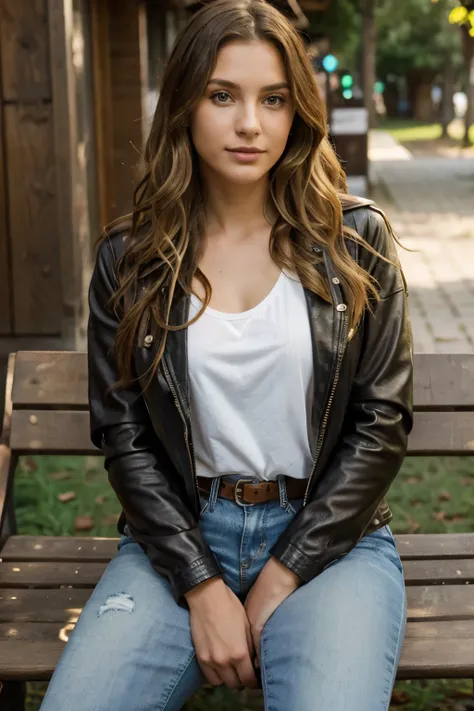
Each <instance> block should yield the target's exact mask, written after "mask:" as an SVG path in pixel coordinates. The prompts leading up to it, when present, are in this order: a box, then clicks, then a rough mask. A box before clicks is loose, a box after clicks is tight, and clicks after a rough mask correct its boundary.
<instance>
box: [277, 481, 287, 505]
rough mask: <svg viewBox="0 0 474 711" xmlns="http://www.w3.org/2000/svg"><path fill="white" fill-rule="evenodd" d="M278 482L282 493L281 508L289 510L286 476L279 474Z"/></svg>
mask: <svg viewBox="0 0 474 711" xmlns="http://www.w3.org/2000/svg"><path fill="white" fill-rule="evenodd" d="M277 481H278V489H279V493H280V506H281V507H282V509H285V511H286V509H287V508H288V503H289V502H288V493H287V491H286V479H285V475H284V474H278V476H277Z"/></svg>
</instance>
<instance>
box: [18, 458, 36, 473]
mask: <svg viewBox="0 0 474 711" xmlns="http://www.w3.org/2000/svg"><path fill="white" fill-rule="evenodd" d="M21 466H22V468H23V471H25V472H27V473H28V474H29V473H30V472H35V471H37V470H38V463H37V462H35V460H34V459H31V457H27V458H26V459H23V461H22V463H21Z"/></svg>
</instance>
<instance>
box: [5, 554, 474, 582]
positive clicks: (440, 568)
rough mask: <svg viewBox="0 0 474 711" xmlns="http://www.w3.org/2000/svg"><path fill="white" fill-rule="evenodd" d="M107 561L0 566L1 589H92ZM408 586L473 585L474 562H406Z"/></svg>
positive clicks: (15, 561) (15, 563)
mask: <svg viewBox="0 0 474 711" xmlns="http://www.w3.org/2000/svg"><path fill="white" fill-rule="evenodd" d="M106 565H107V562H106V561H103V562H100V563H97V562H94V563H91V562H84V561H78V562H74V563H71V562H63V561H61V562H59V561H54V562H36V563H31V562H24V561H18V560H14V561H11V562H7V561H3V563H0V589H1V588H43V589H47V588H58V587H60V586H73V587H75V588H93V587H94V586H95V585H96V584H97V583H98V581H99V579H100V577H101V575H102V574H103V572H104V570H105V567H106ZM403 567H404V573H405V581H406V584H407V585H441V584H446V585H464V584H465V583H466V582H469V583H474V560H472V559H468V560H413V561H410V560H407V561H404V563H403Z"/></svg>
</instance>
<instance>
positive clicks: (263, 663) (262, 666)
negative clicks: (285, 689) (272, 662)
mask: <svg viewBox="0 0 474 711" xmlns="http://www.w3.org/2000/svg"><path fill="white" fill-rule="evenodd" d="M267 671H268V670H267V664H266V653H265V641H264V633H263V632H262V635H261V637H260V676H261V678H262V689H263V700H264V705H265V709H264V711H271V707H270V694H269V691H268V684H269V679H268V673H267Z"/></svg>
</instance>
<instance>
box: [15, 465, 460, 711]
mask: <svg viewBox="0 0 474 711" xmlns="http://www.w3.org/2000/svg"><path fill="white" fill-rule="evenodd" d="M68 492H74V493H75V494H76V497H75V499H74V500H72V501H70V502H68V503H61V502H60V501H59V500H58V496H59V495H61V494H64V493H68ZM15 496H16V510H17V519H18V526H19V531H20V533H23V534H43V535H55V536H57V535H71V534H74V535H89V536H92V535H93V536H115V535H117V532H116V519H117V516H118V513H119V511H120V507H119V505H118V503H117V501H116V499H115V496H114V494H113V492H112V490H111V489H110V487H109V485H108V482H107V477H106V474H105V472H104V470H103V468H102V460H101V459H100V458H98V457H28V458H23V459H22V460H21V462H20V466H19V470H18V473H17V476H16V488H15ZM388 498H389V503H390V505H391V507H392V510H393V513H394V519H393V522H392V529H393V531H394V532H395V533H407V532H427V533H432V532H440V533H443V532H456V531H459V532H462V531H474V516H473V514H472V512H473V511H474V460H473V459H472V458H469V457H467V458H446V459H443V458H420V459H407V460H406V462H405V464H404V466H403V469H402V471H401V472H400V474H399V476H398V477H397V480H396V481H395V483H394V485H393V486H392V488H391V490H390V493H389V497H388ZM77 516H90V517H92V523H93V528H92V529H91V530H90V531H87V532H86V533H80V532H79V533H78V532H77V531H75V530H74V522H75V520H76V517H77ZM28 688H29V700H28V711H38V709H39V706H40V703H41V698H42V695H43V692H44V689H45V684H30V685H29V687H28ZM469 698H471V699H472V681H470V680H466V681H459V682H458V681H436V682H431V681H430V682H424V683H423V682H415V681H413V682H401V683H397V685H396V687H395V696H394V701H396V705H393V706H392V707H391V710H392V711H396V710H397V709H402V711H428V710H429V709H433V710H436V711H464V709H467V708H472V707H468V706H467V705H466V704H465V703H464V702H465V701H466V699H469ZM466 703H467V701H466ZM261 708H262V706H261V703H260V701H259V700H258V699H255V698H252V697H250V698H249V699H246V698H245V696H240V697H237V696H235V695H234V694H232V693H231V692H229V691H228V690H226V689H216V690H214V691H212V692H209V691H207V690H204V691H203V692H202V693H201V694H199V695H198V696H197V697H195V699H193V701H191V702H189V703H188V704H187V706H186V711H257V709H259V710H261Z"/></svg>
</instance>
